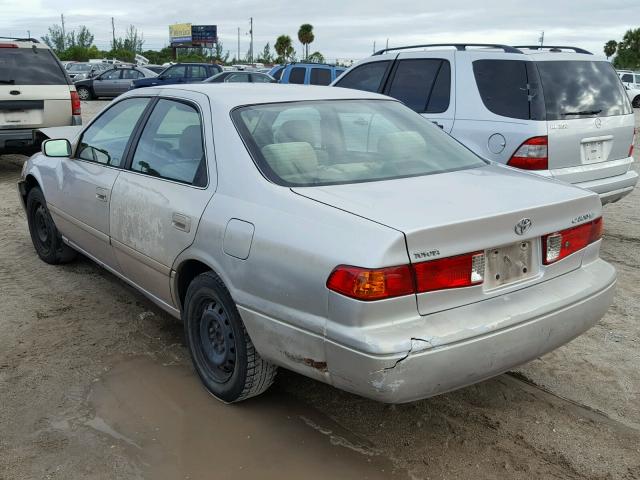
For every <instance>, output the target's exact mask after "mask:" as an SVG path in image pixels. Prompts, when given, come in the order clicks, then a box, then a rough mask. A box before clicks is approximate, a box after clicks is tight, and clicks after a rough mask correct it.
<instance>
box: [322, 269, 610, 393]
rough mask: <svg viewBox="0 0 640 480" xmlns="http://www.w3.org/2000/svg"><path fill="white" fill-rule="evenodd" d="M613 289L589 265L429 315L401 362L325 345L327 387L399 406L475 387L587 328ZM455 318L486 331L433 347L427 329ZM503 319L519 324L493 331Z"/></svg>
mask: <svg viewBox="0 0 640 480" xmlns="http://www.w3.org/2000/svg"><path fill="white" fill-rule="evenodd" d="M615 281H616V273H615V270H614V268H613V267H612V266H611V265H609V264H608V263H606V262H604V261H603V260H596V261H595V262H593V263H591V264H589V265H587V266H583V267H582V268H580V269H578V270H575V271H573V272H570V273H567V274H565V275H562V276H560V277H557V278H554V279H552V280H549V281H547V282H544V283H542V284H538V285H535V286H532V287H529V288H526V289H523V290H520V291H517V292H514V293H510V294H507V295H503V296H500V297H496V298H493V299H490V300H485V301H483V302H478V303H476V304H471V305H466V306H464V307H459V308H455V309H451V310H446V311H443V312H440V313H436V314H432V315H428V316H426V317H423V320H422V322H423V327H422V332H421V334H420V335H419V336H416V335H415V333H412V347H411V349H410V350H409V351H408V352H405V353H403V354H397V353H396V354H389V355H378V354H370V353H367V352H362V351H356V350H354V349H352V348H349V347H347V346H345V345H341V344H337V343H334V342H332V341H327V343H326V358H327V367H328V372H329V375H330V378H331V383H332V384H334V385H335V386H337V387H339V388H342V389H344V390H348V391H351V392H353V393H356V394H358V395H362V396H364V397H368V398H372V399H375V400H378V401H382V402H387V403H404V402H411V401H414V400H419V399H422V398H427V397H431V396H433V395H438V394H441V393H445V392H447V391H450V390H455V389H457V388H460V387H464V386H466V385H470V384H473V383H476V382H479V381H482V380H484V379H487V378H490V377H493V376H495V375H498V374H500V373H503V372H505V371H507V370H509V369H511V368H514V367H517V366H519V365H522V364H524V363H526V362H529V361H530V360H533V359H535V358H537V357H539V356H541V355H543V354H545V353H547V352H550V351H551V350H554V349H555V348H558V347H559V346H561V345H563V344H565V343H567V342H569V341H570V340H572V339H573V338H575V337H577V336H578V335H580V334H581V333H583V332H585V331H586V330H587V329H589V328H590V327H592V326H593V325H594V324H595V323H596V322H597V321H598V320H599V319H600V318H602V316H603V315H604V314H605V312H606V311H607V309H608V308H609V306H610V305H611V302H612V299H613V293H614V286H615ZM460 317H463V318H481V319H486V321H483V322H482V323H483V324H484V325H485V326H486V328H484V329H483V331H481V332H478V331H475V330H472V331H470V334H471V336H470V337H468V338H465V339H463V340H460V341H455V342H452V343H445V344H438V343H437V339H435V337H433V335H432V333H431V332H430V328H429V324H430V323H432V322H441V321H449V320H450V321H453V320H454V319H455V318H460ZM505 318H518V320H521V321H518V323H516V324H513V325H511V326H509V327H506V328H502V329H495V327H493V328H494V329H493V330H492V325H497V324H500V322H501V320H504V319H505ZM369 340H370V341H373V339H369ZM380 340H381V341H383V339H380ZM434 345H435V346H434Z"/></svg>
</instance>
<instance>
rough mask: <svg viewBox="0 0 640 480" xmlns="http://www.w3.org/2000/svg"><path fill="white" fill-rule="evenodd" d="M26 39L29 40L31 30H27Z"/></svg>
mask: <svg viewBox="0 0 640 480" xmlns="http://www.w3.org/2000/svg"><path fill="white" fill-rule="evenodd" d="M27 38H31V30H27Z"/></svg>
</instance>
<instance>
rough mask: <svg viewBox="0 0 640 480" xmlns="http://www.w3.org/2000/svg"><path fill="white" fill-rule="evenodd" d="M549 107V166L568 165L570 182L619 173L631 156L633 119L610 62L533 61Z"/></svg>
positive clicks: (623, 170) (547, 114) (559, 167)
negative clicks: (576, 168) (570, 170)
mask: <svg viewBox="0 0 640 480" xmlns="http://www.w3.org/2000/svg"><path fill="white" fill-rule="evenodd" d="M535 63H536V65H537V68H538V72H539V74H540V83H541V86H542V91H543V95H544V103H545V109H546V119H547V130H548V149H549V169H550V170H551V171H552V173H553V171H554V170H559V169H566V168H570V167H585V168H584V169H579V170H575V171H574V172H573V174H572V175H571V178H566V175H564V174H563V172H558V174H559V175H560V176H561V177H562V179H563V180H565V181H569V182H572V183H577V182H586V181H590V180H595V179H598V178H605V177H609V176H613V175H620V174H623V173H625V172H626V170H627V169H628V164H627V163H620V162H617V163H616V162H614V163H608V162H611V161H614V160H620V159H625V158H627V157H628V156H629V147H630V145H631V141H632V138H633V128H634V119H633V112H632V110H631V107H630V105H629V102H628V99H627V96H626V94H625V91H624V89H623V87H622V85H621V83H620V80H619V78H618V76H617V74H616V72H615V70H614V69H613V67H612V66H611V64H610V63H608V62H605V61H594V60H575V59H572V60H546V61H536V62H535Z"/></svg>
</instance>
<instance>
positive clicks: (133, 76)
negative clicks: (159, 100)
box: [75, 66, 156, 100]
mask: <svg viewBox="0 0 640 480" xmlns="http://www.w3.org/2000/svg"><path fill="white" fill-rule="evenodd" d="M112 67H113V66H112ZM155 77H156V74H155V73H154V72H152V71H151V70H148V69H146V68H144V67H125V68H122V67H117V68H111V69H110V70H107V71H105V72H103V73H101V74H99V75H97V76H96V77H93V78H87V79H85V80H80V81H77V82H75V86H76V89H77V90H78V95H80V98H81V99H82V100H92V99H94V98H100V97H117V96H118V95H121V94H123V93H124V92H126V91H127V90H129V88H131V84H132V82H134V81H136V80H138V79H147V78H155Z"/></svg>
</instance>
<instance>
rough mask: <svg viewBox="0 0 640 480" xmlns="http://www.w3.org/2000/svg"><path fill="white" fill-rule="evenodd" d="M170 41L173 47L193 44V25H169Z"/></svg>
mask: <svg viewBox="0 0 640 480" xmlns="http://www.w3.org/2000/svg"><path fill="white" fill-rule="evenodd" d="M169 41H170V42H171V45H176V44H184V43H191V24H190V23H175V24H173V25H169Z"/></svg>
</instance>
